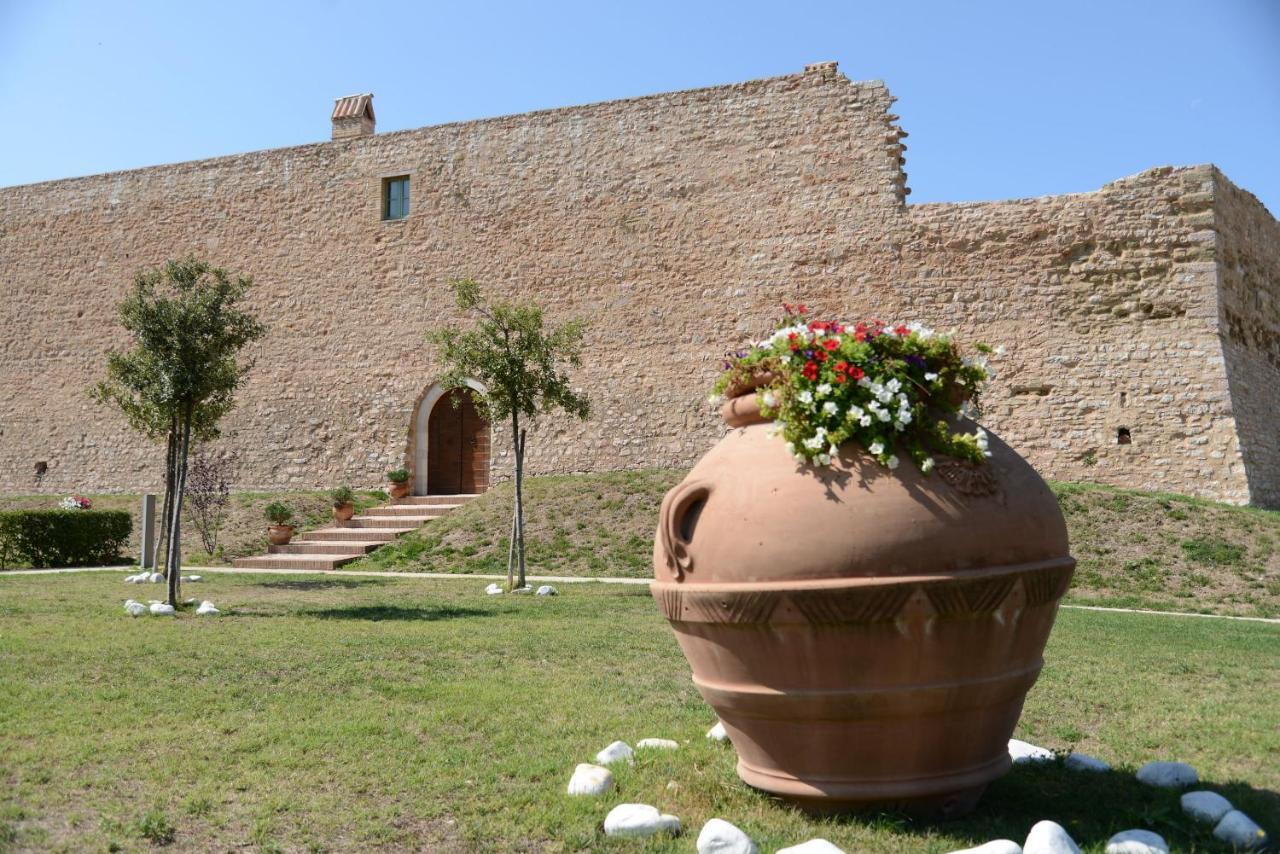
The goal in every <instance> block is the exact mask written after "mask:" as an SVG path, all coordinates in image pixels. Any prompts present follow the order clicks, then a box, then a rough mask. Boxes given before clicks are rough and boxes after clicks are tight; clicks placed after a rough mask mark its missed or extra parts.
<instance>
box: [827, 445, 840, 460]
mask: <svg viewBox="0 0 1280 854" xmlns="http://www.w3.org/2000/svg"><path fill="white" fill-rule="evenodd" d="M839 453H840V449H839V448H837V447H836V446H835V445H829V446H828V447H827V456H828V457H834V456H837V455H838V454H839Z"/></svg>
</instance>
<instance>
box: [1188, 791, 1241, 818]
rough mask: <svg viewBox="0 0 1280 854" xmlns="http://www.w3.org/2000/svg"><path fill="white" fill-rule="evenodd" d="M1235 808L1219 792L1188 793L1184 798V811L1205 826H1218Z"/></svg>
mask: <svg viewBox="0 0 1280 854" xmlns="http://www.w3.org/2000/svg"><path fill="white" fill-rule="evenodd" d="M1233 809H1235V807H1233V806H1231V801H1229V800H1227V799H1226V798H1224V797H1222V795H1219V794H1218V793H1217V792H1204V791H1201V792H1187V793H1186V794H1185V795H1183V796H1182V811H1183V812H1184V813H1186V814H1187V815H1189V816H1191V817H1192V818H1194V819H1195V820H1196V821H1202V822H1204V823H1205V824H1217V823H1218V821H1219V820H1221V818H1222V817H1223V816H1224V815H1226V814H1227V813H1229V812H1231V811H1232V810H1233Z"/></svg>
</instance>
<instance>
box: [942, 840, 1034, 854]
mask: <svg viewBox="0 0 1280 854" xmlns="http://www.w3.org/2000/svg"><path fill="white" fill-rule="evenodd" d="M951 854H1022V846H1021V845H1019V844H1018V843H1016V842H1014V841H1013V840H1012V839H993V840H991V841H990V842H988V843H986V844H985V845H979V846H978V847H977V848H964V849H962V850H960V851H952V852H951Z"/></svg>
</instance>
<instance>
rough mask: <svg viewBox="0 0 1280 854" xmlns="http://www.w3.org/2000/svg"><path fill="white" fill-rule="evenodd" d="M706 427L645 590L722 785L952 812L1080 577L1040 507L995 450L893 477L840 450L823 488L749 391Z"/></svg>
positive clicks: (1049, 500)
mask: <svg viewBox="0 0 1280 854" xmlns="http://www.w3.org/2000/svg"><path fill="white" fill-rule="evenodd" d="M722 414H723V415H724V417H725V420H726V421H727V422H728V423H729V424H730V426H732V427H734V428H736V429H732V430H730V431H729V433H728V434H727V435H726V436H725V437H724V438H723V439H722V440H721V441H720V443H719V444H718V445H716V446H715V447H714V448H712V449H711V451H710V452H709V453H708V454H707V455H706V456H705V457H703V458H702V460H701V461H700V462H699V463H698V464H697V465H696V466H694V468H693V470H692V471H690V472H689V474H688V476H687V477H686V478H685V480H684V481H683V482H682V483H681V484H680V485H678V486H677V487H676V488H675V489H673V490H671V492H669V493H667V496H666V498H665V499H664V501H663V503H662V511H661V518H660V522H659V529H658V536H657V542H656V544H655V547H654V567H655V571H656V581H655V582H654V584H653V588H652V589H653V595H654V598H655V599H657V601H658V604H659V606H660V608H661V610H662V612H663V614H664V615H665V616H666V617H667V619H668V620H669V621H670V622H671V626H672V628H674V629H675V633H676V637H677V639H678V640H679V642H680V646H681V648H682V649H683V650H684V654H685V657H686V658H687V659H688V660H689V664H690V665H691V667H692V669H693V680H694V683H695V684H696V685H697V687H698V690H699V691H700V692H701V693H702V696H703V697H704V698H705V699H706V701H707V702H708V703H710V704H711V705H712V706H713V707H714V708H715V710H716V711H717V712H718V713H719V715H720V719H721V720H722V721H723V723H724V726H725V729H726V730H727V731H728V733H729V737H730V739H731V740H732V742H733V745H734V747H735V748H736V749H737V752H738V775H739V776H740V777H741V778H742V779H743V780H745V781H746V782H747V783H749V784H751V785H752V786H755V787H757V788H760V789H764V790H766V791H769V792H773V793H775V794H777V795H780V796H783V797H785V798H788V799H791V800H793V801H795V802H797V803H799V804H800V805H802V806H805V807H809V808H815V809H820V810H831V809H835V810H843V809H851V808H853V809H856V808H863V807H878V808H891V809H900V810H904V811H907V812H913V813H918V814H926V815H931V816H942V817H947V816H954V815H960V814H963V813H965V812H967V811H969V810H970V809H972V808H973V806H974V805H975V804H976V802H977V800H978V798H979V797H980V796H981V795H982V792H983V790H984V789H985V788H986V786H987V784H988V783H989V782H990V781H991V780H993V779H995V778H996V777H999V776H1000V775H1001V774H1003V773H1005V771H1007V770H1008V768H1009V767H1010V759H1009V754H1008V748H1007V743H1008V740H1009V737H1010V736H1011V735H1012V734H1013V730H1014V726H1015V725H1016V724H1017V721H1018V716H1019V715H1020V714H1021V712H1022V702H1023V699H1024V697H1025V696H1026V693H1027V691H1028V690H1029V689H1030V688H1031V686H1032V685H1033V684H1034V683H1035V681H1036V677H1037V676H1038V674H1039V672H1040V668H1041V666H1042V664H1043V659H1042V658H1041V655H1042V653H1043V651H1044V646H1045V641H1046V640H1047V638H1048V636H1049V630H1050V629H1051V628H1052V626H1053V620H1054V616H1055V614H1056V612H1057V607H1058V600H1059V599H1060V598H1061V596H1062V594H1063V593H1064V592H1065V591H1066V589H1067V586H1068V584H1069V583H1070V581H1071V573H1072V570H1073V569H1074V567H1075V561H1074V560H1073V559H1072V558H1071V556H1070V555H1069V554H1068V546H1067V531H1066V526H1065V524H1064V522H1063V518H1062V513H1061V511H1060V510H1059V509H1058V503H1057V500H1056V499H1055V498H1054V496H1053V493H1052V492H1050V490H1049V488H1048V487H1047V486H1046V485H1045V483H1044V481H1043V480H1041V479H1040V477H1039V475H1037V474H1036V473H1035V471H1034V470H1033V469H1032V468H1031V466H1030V465H1028V464H1027V463H1026V461H1024V460H1023V459H1022V458H1021V457H1019V456H1018V455H1017V454H1016V453H1014V452H1013V451H1012V450H1011V449H1010V448H1009V447H1008V446H1007V445H1005V444H1004V443H1003V442H1001V441H1000V440H999V439H998V438H996V437H995V436H991V437H990V450H991V458H990V460H989V461H988V464H987V465H985V466H973V465H969V464H964V463H959V462H955V461H952V462H946V461H939V463H938V466H937V468H936V469H935V470H934V472H933V473H932V474H930V475H924V474H922V473H921V472H920V471H919V470H918V469H917V468H916V466H915V465H913V464H912V463H911V462H909V461H904V462H903V464H902V465H901V466H900V467H899V468H898V469H897V470H896V471H893V472H890V471H889V470H888V469H886V468H884V467H882V466H880V465H878V464H877V463H876V462H875V461H874V460H873V459H871V457H869V456H867V455H866V454H865V453H864V452H862V451H861V449H859V448H857V447H856V446H854V445H852V444H850V445H846V446H845V447H844V448H842V449H841V451H840V456H839V459H838V460H836V461H835V462H834V464H833V466H832V467H831V468H830V469H825V468H823V469H818V468H812V467H808V466H802V465H800V464H798V463H797V462H796V461H795V460H794V459H793V458H792V457H791V456H790V455H789V454H788V453H787V452H786V449H785V446H784V443H783V440H782V439H780V438H776V437H771V436H769V435H768V431H769V426H768V425H767V423H766V422H765V420H764V419H763V418H762V417H761V416H760V414H759V408H758V406H757V405H756V397H755V395H754V394H749V395H746V396H743V397H738V398H735V399H734V400H732V401H730V402H729V403H727V404H725V407H724V409H723V411H722ZM968 427H969V429H974V428H973V425H971V424H969V425H968Z"/></svg>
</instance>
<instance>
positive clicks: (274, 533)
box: [263, 501, 293, 546]
mask: <svg viewBox="0 0 1280 854" xmlns="http://www.w3.org/2000/svg"><path fill="white" fill-rule="evenodd" d="M263 512H264V513H265V515H266V517H267V521H268V522H270V523H271V524H270V525H268V526H267V539H268V541H270V543H271V545H273V546H284V545H288V544H289V540H291V539H293V524H292V522H293V511H292V510H290V509H289V505H288V504H285V503H284V502H283V501H272V502H271V503H270V504H268V505H267V506H266V508H265V510H264V511H263Z"/></svg>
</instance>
